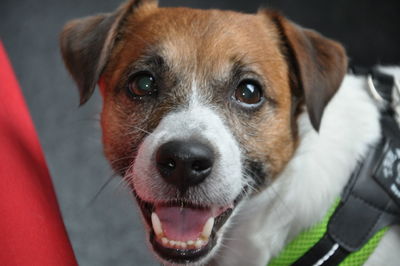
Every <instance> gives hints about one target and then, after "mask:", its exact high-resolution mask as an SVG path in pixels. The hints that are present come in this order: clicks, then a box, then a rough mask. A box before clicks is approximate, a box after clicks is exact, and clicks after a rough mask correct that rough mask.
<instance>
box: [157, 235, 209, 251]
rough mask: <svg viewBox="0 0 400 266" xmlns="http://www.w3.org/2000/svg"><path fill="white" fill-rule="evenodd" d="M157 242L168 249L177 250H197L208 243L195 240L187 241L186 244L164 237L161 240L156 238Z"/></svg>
mask: <svg viewBox="0 0 400 266" xmlns="http://www.w3.org/2000/svg"><path fill="white" fill-rule="evenodd" d="M157 239H158V240H159V242H160V243H161V244H162V245H163V246H165V247H168V248H177V249H199V248H202V247H204V246H205V245H206V244H207V243H208V239H207V240H204V239H200V238H198V239H196V240H189V241H187V242H183V241H175V240H169V239H168V238H166V237H162V238H159V237H158V238H157Z"/></svg>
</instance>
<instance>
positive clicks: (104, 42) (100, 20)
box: [60, 0, 157, 105]
mask: <svg viewBox="0 0 400 266" xmlns="http://www.w3.org/2000/svg"><path fill="white" fill-rule="evenodd" d="M146 3H152V4H157V1H156V0H129V1H128V2H126V3H124V4H123V5H121V6H120V7H119V8H118V9H117V10H116V11H115V12H113V13H108V14H100V15H97V16H91V17H86V18H82V19H77V20H73V21H70V22H69V23H67V24H66V25H65V26H64V29H63V31H62V32H61V37H60V45H61V53H62V56H63V59H64V63H65V65H66V67H67V69H68V71H69V72H70V73H71V75H72V77H73V79H74V80H75V82H76V83H77V85H78V88H79V92H80V104H81V105H82V104H84V103H85V102H87V100H88V99H89V98H90V96H91V95H92V94H93V91H94V89H95V87H96V83H97V81H98V79H99V77H100V75H101V73H102V72H103V70H104V68H105V66H106V64H107V62H108V59H109V56H110V54H111V51H112V48H113V47H114V44H115V42H116V41H118V39H119V38H120V37H121V36H120V35H121V34H120V33H121V28H122V27H123V24H124V22H125V19H126V17H127V16H128V15H130V14H131V13H132V12H134V10H135V9H136V8H137V7H139V6H140V5H142V4H146Z"/></svg>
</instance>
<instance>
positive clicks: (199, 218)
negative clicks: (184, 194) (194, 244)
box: [155, 206, 212, 242]
mask: <svg viewBox="0 0 400 266" xmlns="http://www.w3.org/2000/svg"><path fill="white" fill-rule="evenodd" d="M155 212H156V214H157V216H158V218H160V221H161V224H162V228H163V231H164V234H165V236H166V237H167V238H168V239H170V240H177V241H184V242H186V241H189V240H196V239H197V238H198V237H199V236H200V234H201V232H202V231H203V227H204V224H205V223H206V222H207V220H208V218H210V217H212V210H211V209H192V208H181V207H164V206H158V207H156V210H155Z"/></svg>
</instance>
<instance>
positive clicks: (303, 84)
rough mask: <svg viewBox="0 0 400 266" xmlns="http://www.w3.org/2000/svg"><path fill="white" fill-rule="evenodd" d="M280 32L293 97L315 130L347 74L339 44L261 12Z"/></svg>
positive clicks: (278, 15) (278, 16) (285, 20)
mask: <svg viewBox="0 0 400 266" xmlns="http://www.w3.org/2000/svg"><path fill="white" fill-rule="evenodd" d="M262 12H264V13H265V14H267V16H269V17H270V18H271V19H272V20H273V21H274V23H275V24H276V26H277V27H278V30H279V31H280V32H281V35H282V36H281V38H282V43H283V45H284V46H285V47H284V49H283V50H284V51H285V53H286V57H287V60H288V63H289V66H290V67H291V69H290V71H291V72H292V73H291V74H293V75H294V76H295V78H296V79H297V80H296V81H297V82H296V81H294V82H292V83H293V84H294V85H293V86H295V87H294V88H292V89H293V90H294V91H293V94H294V95H299V94H302V95H304V100H305V102H306V106H307V110H308V113H309V116H310V120H311V124H312V125H313V127H314V128H315V129H316V130H317V131H318V130H319V127H320V123H321V119H322V115H323V112H324V109H325V106H326V105H327V104H328V102H329V101H330V99H331V98H332V96H333V95H334V94H335V93H336V91H337V90H338V88H339V87H340V84H341V83H342V80H343V78H344V76H345V74H346V71H347V56H346V52H345V50H344V48H343V46H342V45H341V44H339V43H338V42H336V41H333V40H330V39H328V38H325V37H323V36H322V35H320V34H318V33H317V32H315V31H312V30H308V29H304V28H301V27H300V26H298V25H296V24H294V23H292V22H291V21H289V20H287V19H285V18H284V17H283V16H281V15H280V14H279V13H277V12H273V11H268V10H263V11H262Z"/></svg>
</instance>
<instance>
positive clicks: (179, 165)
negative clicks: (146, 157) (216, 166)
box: [156, 140, 214, 191]
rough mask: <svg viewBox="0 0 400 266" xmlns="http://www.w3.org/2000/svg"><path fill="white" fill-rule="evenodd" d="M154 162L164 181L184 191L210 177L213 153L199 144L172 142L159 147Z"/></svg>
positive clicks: (193, 142)
mask: <svg viewBox="0 0 400 266" xmlns="http://www.w3.org/2000/svg"><path fill="white" fill-rule="evenodd" d="M156 162H157V168H158V171H159V172H160V174H161V176H162V177H163V178H164V180H165V181H166V182H168V183H170V184H172V185H175V186H177V187H178V188H179V189H180V190H181V191H185V190H186V189H187V188H188V187H190V186H195V185H197V184H199V183H201V182H203V181H204V179H205V178H206V177H207V176H209V175H210V173H211V169H212V166H213V163H214V153H213V150H212V149H211V148H210V147H209V146H207V145H206V144H203V143H200V142H196V141H178V140H174V141H170V142H167V143H165V144H163V145H161V146H160V148H159V149H158V151H157V154H156Z"/></svg>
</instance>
